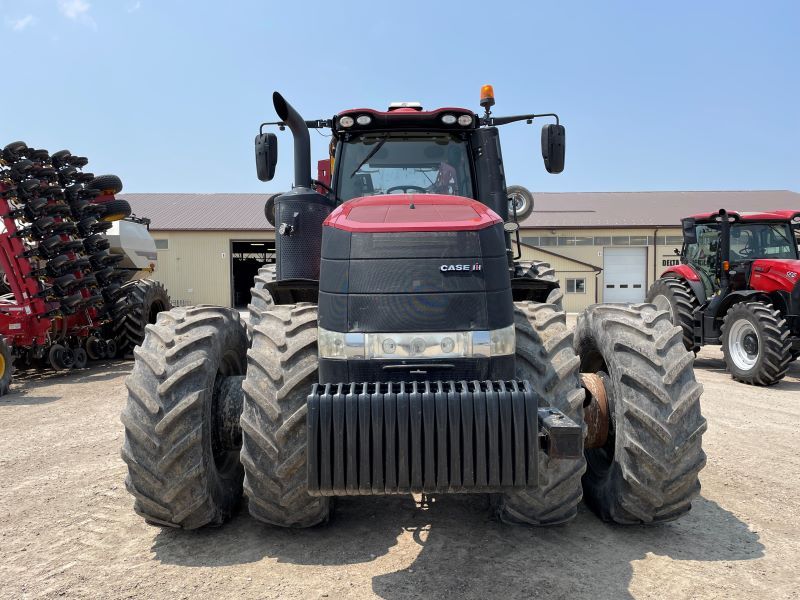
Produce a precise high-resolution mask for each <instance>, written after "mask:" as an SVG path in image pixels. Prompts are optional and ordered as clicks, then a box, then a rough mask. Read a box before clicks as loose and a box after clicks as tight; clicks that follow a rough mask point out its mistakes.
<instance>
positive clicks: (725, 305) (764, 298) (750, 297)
mask: <svg viewBox="0 0 800 600" xmlns="http://www.w3.org/2000/svg"><path fill="white" fill-rule="evenodd" d="M740 302H765V303H767V304H772V298H770V296H769V294H766V293H764V292H762V291H759V290H738V291H736V292H731V293H730V294H728V295H727V296H725V298H723V300H722V302H720V304H719V308H718V309H717V317H718V318H720V319H721V318H722V317H723V316H724V315H725V313H727V312H728V310H729V309H730V308H731V306H733V305H734V304H739V303H740ZM776 308H777V307H776Z"/></svg>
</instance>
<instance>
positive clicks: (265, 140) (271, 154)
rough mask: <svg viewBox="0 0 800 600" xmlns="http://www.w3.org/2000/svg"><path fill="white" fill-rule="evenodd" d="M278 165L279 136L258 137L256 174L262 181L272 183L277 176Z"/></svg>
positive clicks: (262, 134) (271, 134) (270, 134)
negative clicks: (276, 168) (276, 167)
mask: <svg viewBox="0 0 800 600" xmlns="http://www.w3.org/2000/svg"><path fill="white" fill-rule="evenodd" d="M277 163H278V136H276V135H275V134H274V133H260V134H258V135H257V136H256V174H257V175H258V178H259V179H260V180H261V181H270V180H271V179H272V178H273V177H274V176H275V165H276V164H277Z"/></svg>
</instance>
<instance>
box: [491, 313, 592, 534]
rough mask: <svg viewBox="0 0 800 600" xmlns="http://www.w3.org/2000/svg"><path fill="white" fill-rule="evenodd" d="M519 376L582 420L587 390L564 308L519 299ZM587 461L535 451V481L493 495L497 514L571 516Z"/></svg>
mask: <svg viewBox="0 0 800 600" xmlns="http://www.w3.org/2000/svg"><path fill="white" fill-rule="evenodd" d="M514 321H515V322H514V325H515V328H516V334H517V355H516V364H517V373H516V376H517V378H518V379H527V380H529V381H530V382H531V384H532V385H533V387H534V389H535V390H536V391H537V393H538V394H539V395H540V396H541V398H543V399H544V401H545V403H546V404H547V405H548V406H552V407H554V408H557V409H559V410H561V411H562V412H563V413H564V414H566V415H567V416H568V417H570V418H571V419H572V420H574V421H575V422H577V423H579V424H581V426H583V401H584V398H585V392H584V390H583V388H582V387H581V383H580V381H579V379H578V366H579V364H580V360H579V359H578V357H577V356H576V355H575V352H574V351H573V349H572V332H571V331H570V330H569V328H567V319H566V313H564V312H563V311H562V310H561V307H560V306H559V305H556V304H537V303H534V302H527V303H517V304H515V306H514ZM585 469H586V463H585V461H584V460H583V459H582V458H581V459H580V460H560V459H551V458H550V457H548V456H547V455H546V454H545V453H544V452H540V453H539V487H537V488H531V489H525V490H523V491H515V492H510V493H505V494H502V495H497V496H495V497H494V500H495V506H496V509H497V514H498V516H499V518H500V519H501V520H504V521H513V522H522V523H528V524H531V525H556V524H559V523H564V522H566V521H569V520H570V519H572V518H574V517H575V515H576V514H577V511H578V503H579V502H580V500H581V497H582V489H581V476H582V475H583V472H584V470H585Z"/></svg>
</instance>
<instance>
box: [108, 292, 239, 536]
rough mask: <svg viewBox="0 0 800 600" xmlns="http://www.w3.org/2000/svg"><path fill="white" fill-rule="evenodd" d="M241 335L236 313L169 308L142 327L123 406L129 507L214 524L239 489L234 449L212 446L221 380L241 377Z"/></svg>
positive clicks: (160, 519) (182, 523)
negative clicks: (141, 340) (142, 335)
mask: <svg viewBox="0 0 800 600" xmlns="http://www.w3.org/2000/svg"><path fill="white" fill-rule="evenodd" d="M246 350H247V338H246V334H245V330H244V328H243V327H242V326H241V324H240V323H239V315H238V314H237V313H236V311H234V310H232V309H228V308H221V307H216V306H196V307H192V308H174V309H172V310H170V311H168V312H162V313H161V314H160V315H159V317H158V322H157V323H156V324H155V325H151V326H149V327H148V328H147V335H146V336H145V339H144V343H143V344H142V345H141V347H139V348H137V349H136V351H135V354H136V362H135V363H134V365H133V371H132V372H131V374H130V375H129V376H128V379H127V381H126V384H127V387H128V402H127V404H126V405H125V408H124V409H123V411H122V423H123V425H124V426H125V442H124V445H123V447H122V459H123V460H124V461H125V462H126V463H127V465H128V477H127V479H126V480H125V485H126V487H127V488H128V491H129V492H130V493H131V494H132V495H133V497H134V498H135V503H134V510H135V511H136V512H137V513H138V514H140V515H141V516H142V517H144V518H145V520H147V521H148V522H149V523H151V524H157V525H165V526H170V527H181V528H184V529H196V528H198V527H202V526H204V525H221V524H222V523H223V522H224V521H225V520H226V519H227V518H228V517H230V515H231V513H232V511H233V510H234V509H235V508H236V506H237V505H238V503H239V501H240V499H241V494H242V476H243V473H242V466H241V463H240V462H239V453H238V451H231V450H225V449H223V448H220V447H219V445H217V444H215V433H216V432H215V431H214V424H215V418H216V415H217V409H218V402H219V398H218V396H219V394H217V393H215V392H218V391H219V389H220V387H221V384H222V381H223V380H224V379H225V378H227V377H235V376H240V375H243V374H244V370H245V352H246Z"/></svg>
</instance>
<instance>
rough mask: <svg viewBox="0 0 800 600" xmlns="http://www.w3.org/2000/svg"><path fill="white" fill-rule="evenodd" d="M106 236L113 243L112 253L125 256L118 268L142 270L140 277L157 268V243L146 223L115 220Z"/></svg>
mask: <svg viewBox="0 0 800 600" xmlns="http://www.w3.org/2000/svg"><path fill="white" fill-rule="evenodd" d="M106 237H107V238H108V241H109V242H110V243H111V247H110V248H109V250H110V251H111V253H112V254H121V255H123V256H124V257H125V259H124V260H122V261H121V262H120V263H119V264H118V265H117V268H119V269H131V270H136V271H140V273H138V277H143V276H146V275H147V274H149V273H151V272H152V271H153V270H154V269H155V267H156V259H157V258H158V255H157V253H156V243H155V241H154V240H153V237H152V236H151V235H150V232H149V231H148V229H147V225H145V224H144V223H136V222H133V221H127V220H121V221H114V224H113V226H112V227H111V229H109V230H108V231H106ZM138 277H137V276H134V277H133V278H138Z"/></svg>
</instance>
